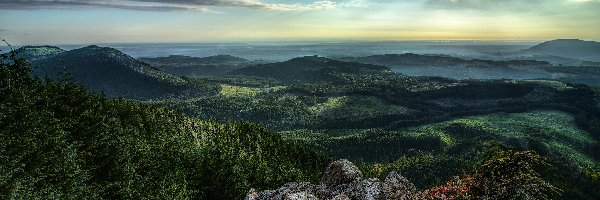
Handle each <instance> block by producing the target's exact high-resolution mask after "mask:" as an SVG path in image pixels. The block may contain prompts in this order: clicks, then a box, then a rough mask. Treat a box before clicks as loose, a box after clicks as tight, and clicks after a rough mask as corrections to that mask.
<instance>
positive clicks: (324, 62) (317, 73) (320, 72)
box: [227, 56, 390, 82]
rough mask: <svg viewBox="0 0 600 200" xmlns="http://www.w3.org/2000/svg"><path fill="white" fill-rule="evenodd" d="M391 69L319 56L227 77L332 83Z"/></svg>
mask: <svg viewBox="0 0 600 200" xmlns="http://www.w3.org/2000/svg"><path fill="white" fill-rule="evenodd" d="M386 72H390V70H389V68H387V67H383V66H377V65H370V64H361V63H352V62H344V61H337V60H332V59H328V58H323V57H317V56H306V57H300V58H294V59H291V60H288V61H285V62H279V63H270V64H261V65H254V66H250V67H246V68H242V69H238V70H235V71H232V72H229V73H227V75H244V76H260V77H268V78H273V79H277V80H280V81H283V82H295V81H314V82H331V81H336V80H338V77H337V76H338V75H341V74H354V75H360V74H379V73H386Z"/></svg>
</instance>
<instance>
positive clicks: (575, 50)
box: [520, 39, 600, 62]
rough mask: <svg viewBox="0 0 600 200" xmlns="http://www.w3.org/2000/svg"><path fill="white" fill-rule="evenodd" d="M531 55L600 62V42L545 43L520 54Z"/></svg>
mask: <svg viewBox="0 0 600 200" xmlns="http://www.w3.org/2000/svg"><path fill="white" fill-rule="evenodd" d="M520 53H522V54H526V55H527V54H529V55H552V56H559V57H564V58H572V59H580V60H589V61H596V62H600V42H594V41H584V40H579V39H559V40H551V41H547V42H543V43H541V44H538V45H535V46H533V47H531V48H529V49H526V50H523V51H522V52H520Z"/></svg>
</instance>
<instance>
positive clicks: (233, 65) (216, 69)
mask: <svg viewBox="0 0 600 200" xmlns="http://www.w3.org/2000/svg"><path fill="white" fill-rule="evenodd" d="M138 60H141V61H143V62H146V63H148V64H150V65H152V66H153V67H156V68H159V69H161V70H163V71H166V72H169V73H172V74H176V75H180V76H218V75H223V74H225V73H227V72H230V71H233V70H236V69H240V68H243V67H246V66H248V65H250V64H252V63H253V62H252V61H249V60H246V59H244V58H239V57H235V56H230V55H216V56H209V57H203V58H199V57H191V56H179V55H171V56H168V57H157V58H144V57H143V58H138Z"/></svg>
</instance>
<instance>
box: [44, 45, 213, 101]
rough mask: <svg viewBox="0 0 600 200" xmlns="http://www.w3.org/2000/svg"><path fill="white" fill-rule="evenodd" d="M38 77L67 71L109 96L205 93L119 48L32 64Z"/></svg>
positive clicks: (73, 52) (74, 53)
mask: <svg viewBox="0 0 600 200" xmlns="http://www.w3.org/2000/svg"><path fill="white" fill-rule="evenodd" d="M32 65H33V66H34V68H33V69H34V72H33V73H34V74H35V75H37V76H44V75H45V74H47V75H49V76H50V77H52V78H58V77H60V76H61V74H63V73H64V72H67V73H69V74H70V75H71V76H72V77H73V78H74V79H75V80H77V81H79V82H81V83H82V84H83V85H85V86H86V87H88V88H91V89H93V90H96V91H103V92H105V93H106V94H107V95H108V96H109V97H119V96H120V97H125V98H133V99H147V98H159V97H165V96H180V95H190V94H195V93H202V92H203V91H202V89H200V87H199V86H197V85H195V84H194V83H192V82H190V81H189V80H187V79H184V78H181V77H179V76H176V75H172V74H168V73H166V72H163V71H161V70H159V69H157V68H154V67H151V66H149V65H148V64H146V63H143V62H140V61H138V60H136V59H135V58H132V57H131V56H129V55H127V54H124V53H122V52H120V51H118V50H116V49H112V48H107V47H98V46H88V47H84V48H80V49H75V50H71V51H65V52H62V53H58V54H56V55H54V56H51V57H48V58H45V59H36V60H33V61H32Z"/></svg>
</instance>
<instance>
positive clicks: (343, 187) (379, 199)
mask: <svg viewBox="0 0 600 200" xmlns="http://www.w3.org/2000/svg"><path fill="white" fill-rule="evenodd" d="M415 193H416V188H415V186H414V185H413V184H412V183H410V182H409V181H408V180H406V178H404V177H402V176H401V175H400V174H398V173H396V172H392V173H390V174H389V175H388V176H387V177H386V178H385V180H384V181H383V182H382V181H379V179H376V178H371V179H365V180H363V179H362V172H361V171H360V170H359V169H358V167H356V166H355V165H354V164H352V163H351V162H350V161H348V160H338V161H335V162H333V163H331V165H329V167H328V168H327V171H326V172H325V175H324V177H323V179H322V183H321V184H319V185H315V184H311V183H307V182H301V183H287V184H285V185H284V186H283V187H281V188H279V189H276V190H267V191H263V192H257V191H255V190H250V192H249V193H248V194H247V195H246V200H316V199H323V200H383V199H414V198H415V197H416V196H415Z"/></svg>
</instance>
